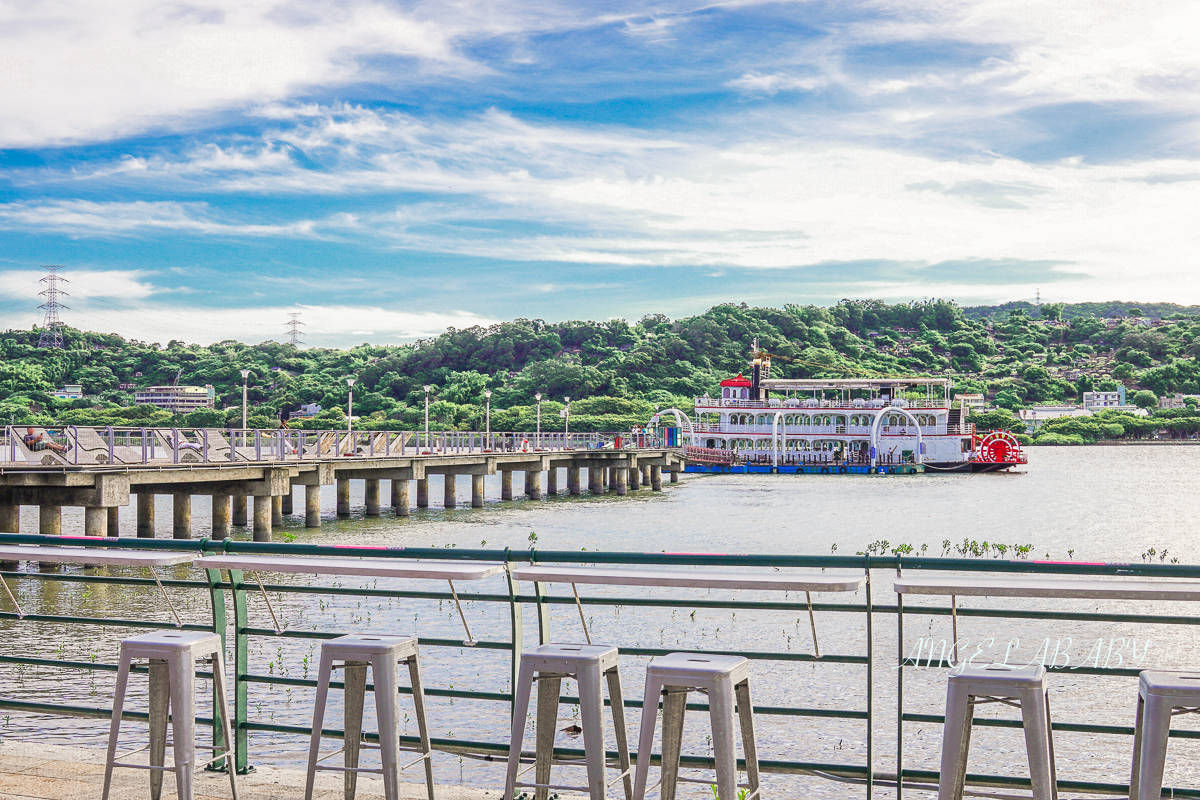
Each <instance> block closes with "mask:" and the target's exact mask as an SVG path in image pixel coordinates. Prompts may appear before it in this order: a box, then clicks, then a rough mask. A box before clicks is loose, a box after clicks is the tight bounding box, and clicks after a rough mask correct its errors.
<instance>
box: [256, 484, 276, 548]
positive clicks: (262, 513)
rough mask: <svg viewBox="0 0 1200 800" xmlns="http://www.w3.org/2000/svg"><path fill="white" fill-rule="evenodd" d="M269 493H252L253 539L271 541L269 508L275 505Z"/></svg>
mask: <svg viewBox="0 0 1200 800" xmlns="http://www.w3.org/2000/svg"><path fill="white" fill-rule="evenodd" d="M272 500H273V498H272V497H271V496H270V495H260V494H256V495H254V541H256V542H269V541H271V508H272V506H274V505H275V503H274V502H272Z"/></svg>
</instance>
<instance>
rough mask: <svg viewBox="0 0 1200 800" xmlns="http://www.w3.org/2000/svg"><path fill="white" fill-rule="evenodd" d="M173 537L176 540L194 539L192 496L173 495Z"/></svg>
mask: <svg viewBox="0 0 1200 800" xmlns="http://www.w3.org/2000/svg"><path fill="white" fill-rule="evenodd" d="M171 511H172V521H171V536H172V537H174V538H176V539H190V538H192V496H191V495H190V494H174V495H171Z"/></svg>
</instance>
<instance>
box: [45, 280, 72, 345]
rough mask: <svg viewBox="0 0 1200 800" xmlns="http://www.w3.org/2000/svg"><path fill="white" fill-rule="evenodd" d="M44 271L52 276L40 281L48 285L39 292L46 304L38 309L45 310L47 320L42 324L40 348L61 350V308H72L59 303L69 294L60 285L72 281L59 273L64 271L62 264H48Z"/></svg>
mask: <svg viewBox="0 0 1200 800" xmlns="http://www.w3.org/2000/svg"><path fill="white" fill-rule="evenodd" d="M42 269H45V270H49V272H50V274H49V275H47V276H46V277H44V278H42V279H41V281H39V283H44V284H46V288H45V289H43V290H42V291H40V292H38V295H39V296H40V297H44V298H46V302H44V303H42V304H41V305H40V306H38V308H42V309H45V311H46V319H45V321H44V322H43V323H42V335H41V336H40V337H39V338H38V347H57V348H59V349H60V350H61V349H62V346H63V338H62V327H63V323H62V320H60V319H59V318H58V310H59V309H60V308H70V306H64V305H63V304H62V303H60V302H58V298H60V297H66V296H67V293H66V292H64V291H63V290H62V289H59V288H58V285H59V284H60V283H70V281H68V280H67V279H66V278H63V277H61V276H60V275H59V274H58V271H59V270H60V269H62V265H61V264H48V265H45V266H43V267H42Z"/></svg>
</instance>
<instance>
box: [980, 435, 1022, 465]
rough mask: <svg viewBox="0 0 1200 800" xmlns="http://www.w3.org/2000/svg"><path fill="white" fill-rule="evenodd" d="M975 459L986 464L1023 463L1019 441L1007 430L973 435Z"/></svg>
mask: <svg viewBox="0 0 1200 800" xmlns="http://www.w3.org/2000/svg"><path fill="white" fill-rule="evenodd" d="M974 460H975V461H982V462H984V463H987V464H1024V463H1025V454H1024V453H1023V452H1022V451H1021V443H1020V442H1019V441H1017V437H1015V436H1013V435H1012V434H1011V433H1009V432H1008V431H992V432H991V433H988V434H987V435H985V436H984V437H983V438H980V437H978V436H976V437H975V458H974Z"/></svg>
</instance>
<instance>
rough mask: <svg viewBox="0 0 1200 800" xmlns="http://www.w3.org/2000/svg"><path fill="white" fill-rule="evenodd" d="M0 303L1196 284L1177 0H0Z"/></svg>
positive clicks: (377, 331) (346, 335) (1054, 296)
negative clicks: (62, 294) (51, 291)
mask: <svg viewBox="0 0 1200 800" xmlns="http://www.w3.org/2000/svg"><path fill="white" fill-rule="evenodd" d="M0 20H3V24H0V102H2V103H3V107H4V108H5V114H4V115H2V116H0V241H2V242H3V245H4V246H3V247H2V248H0V270H2V272H0V315H2V317H3V318H2V320H0V322H2V323H3V326H4V327H28V326H29V325H30V324H32V323H34V322H35V321H37V319H38V316H37V312H36V309H35V306H36V304H37V302H36V300H35V299H34V298H35V294H36V291H37V288H38V287H37V279H38V277H40V274H39V272H38V265H40V264H47V263H57V264H63V265H65V267H66V268H65V269H64V274H65V275H66V277H67V278H68V279H69V280H71V284H70V285H69V286H68V287H67V288H68V291H69V292H71V297H70V298H68V299H67V301H66V302H67V303H68V305H70V306H71V308H70V310H68V311H66V312H64V315H63V317H64V319H65V320H66V321H67V322H68V323H69V324H73V325H77V326H80V327H85V328H91V329H95V330H105V331H115V332H118V333H121V334H124V335H126V336H131V337H134V338H142V339H149V340H155V341H163V342H165V341H167V340H168V339H171V338H181V339H185V340H187V341H198V342H211V341H217V340H220V339H225V338H237V339H242V340H245V341H262V340H265V339H269V338H276V339H278V338H281V337H282V335H283V323H284V322H285V321H286V320H287V312H289V311H300V312H301V314H302V316H301V319H302V320H303V321H304V322H305V323H306V331H307V334H308V336H307V341H308V343H309V344H314V345H346V344H351V343H357V342H362V341H371V342H377V343H396V342H402V341H411V340H412V339H413V338H415V337H418V336H425V335H430V334H435V333H437V332H440V331H441V330H444V329H445V328H446V327H447V326H451V325H453V326H457V327H462V326H465V325H471V324H486V323H488V322H492V321H496V320H501V319H510V318H513V317H531V318H535V317H540V318H544V319H548V320H560V319H568V318H593V319H607V318H610V317H625V318H629V319H636V318H638V317H640V316H641V315H642V314H645V313H651V312H661V313H666V314H668V315H671V316H684V315H688V314H693V313H698V312H700V311H702V310H704V309H705V308H707V307H708V306H710V305H712V304H714V303H718V302H725V301H734V302H741V301H745V302H748V303H752V304H768V305H782V304H784V303H789V302H800V303H806V302H813V303H820V304H826V303H832V302H836V301H837V300H838V299H839V298H842V297H879V298H883V299H886V300H889V301H900V300H911V299H919V298H922V297H935V296H936V297H947V298H953V299H956V300H958V301H959V302H960V303H963V304H975V303H984V302H1002V301H1007V300H1014V299H1029V298H1032V297H1033V295H1034V293H1035V292H1036V291H1037V290H1038V289H1040V290H1041V294H1042V297H1043V298H1044V299H1051V300H1068V301H1071V300H1106V299H1130V300H1144V301H1153V300H1171V301H1176V302H1185V303H1197V302H1200V281H1197V279H1196V278H1195V277H1194V276H1195V272H1196V266H1197V263H1196V262H1197V244H1198V242H1197V239H1198V236H1197V233H1196V231H1197V230H1200V225H1197V223H1196V220H1195V218H1196V211H1197V208H1198V207H1200V204H1198V203H1197V200H1198V199H1200V197H1198V189H1200V152H1198V150H1197V119H1198V112H1200V102H1198V100H1200V86H1198V83H1200V51H1198V49H1197V48H1196V47H1195V46H1194V41H1193V37H1194V31H1195V30H1197V27H1198V23H1200V9H1198V8H1197V6H1196V5H1195V4H1194V3H1188V2H1153V1H1152V0H1142V2H1136V3H1135V2H1127V3H1126V2H1114V1H1112V0H1103V1H1102V0H1090V1H1089V2H1076V1H1075V0H1059V1H1058V2H1055V3H1051V4H1047V3H1045V2H1044V0H1038V1H1037V2H1034V1H1033V0H1007V1H1006V2H997V1H995V0H978V1H977V2H968V1H967V0H890V1H889V2H840V3H823V2H772V3H757V2H731V3H714V4H708V5H702V4H698V3H691V4H689V3H682V2H666V3H656V4H648V3H639V2H610V3H590V4H580V3H559V4H555V3H552V2H545V1H544V0H539V2H536V3H535V2H527V3H520V2H506V1H505V0H494V1H492V2H479V1H478V0H457V1H456V2H434V3H391V2H365V1H364V2H355V1H354V0H349V1H348V2H338V3H318V2H276V1H274V0H238V1H237V2H233V0H228V1H227V0H219V1H218V2H211V3H210V2H195V3H184V2H180V3H162V2H145V1H144V0H123V1H122V2H120V3H116V2H112V3H104V2H100V3H97V2H87V1H86V0H82V1H80V2H72V1H71V0H62V1H61V2H56V3H53V4H25V3H18V2H15V0H12V1H10V2H3V0H0Z"/></svg>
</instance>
